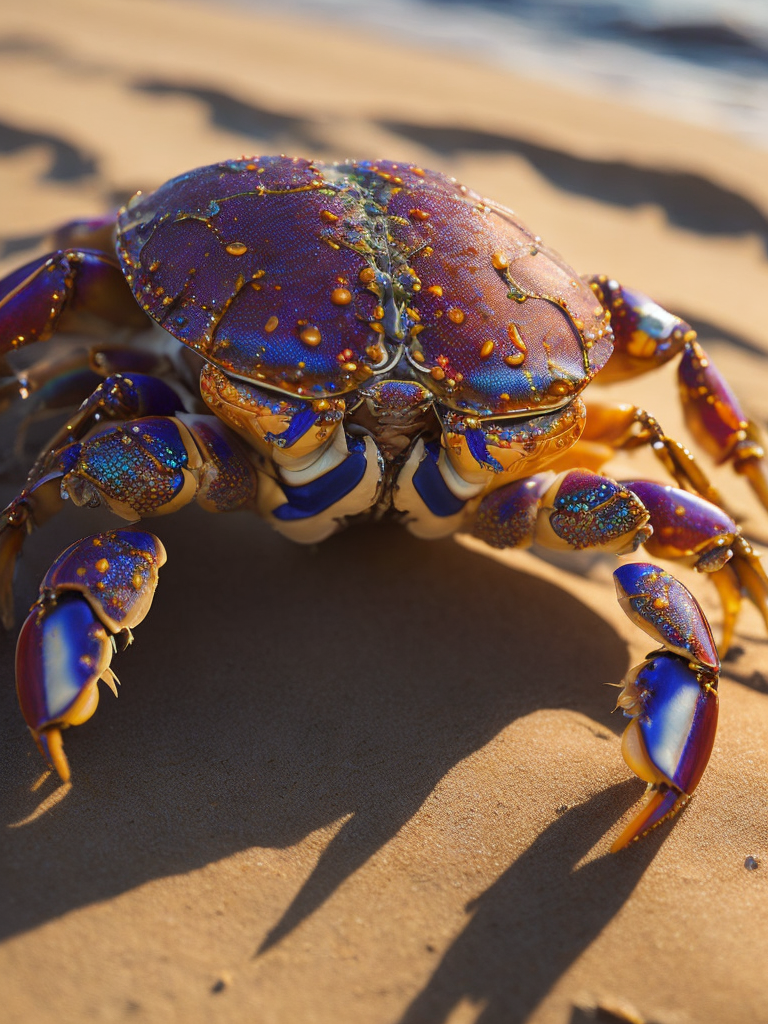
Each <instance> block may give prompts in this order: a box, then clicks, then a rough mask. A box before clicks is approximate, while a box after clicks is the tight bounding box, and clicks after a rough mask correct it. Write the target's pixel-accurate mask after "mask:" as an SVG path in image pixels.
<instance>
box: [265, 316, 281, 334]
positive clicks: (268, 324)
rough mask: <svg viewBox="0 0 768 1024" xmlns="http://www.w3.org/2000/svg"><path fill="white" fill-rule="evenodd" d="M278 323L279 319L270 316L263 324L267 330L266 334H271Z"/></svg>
mask: <svg viewBox="0 0 768 1024" xmlns="http://www.w3.org/2000/svg"><path fill="white" fill-rule="evenodd" d="M279 323H280V321H279V320H278V319H277V317H276V316H271V317H270V318H269V320H267V322H266V323H265V324H264V330H265V331H266V332H267V334H271V333H272V331H274V330H275V328H276V327H277V325H278V324H279Z"/></svg>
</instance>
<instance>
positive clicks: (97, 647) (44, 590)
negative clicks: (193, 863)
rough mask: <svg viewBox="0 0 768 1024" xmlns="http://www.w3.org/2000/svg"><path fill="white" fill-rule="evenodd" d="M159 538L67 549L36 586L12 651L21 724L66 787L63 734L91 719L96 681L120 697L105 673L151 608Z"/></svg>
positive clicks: (122, 537)
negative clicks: (118, 647)
mask: <svg viewBox="0 0 768 1024" xmlns="http://www.w3.org/2000/svg"><path fill="white" fill-rule="evenodd" d="M165 557H166V556H165V549H164V548H163V545H162V544H161V542H160V541H159V540H158V538H157V537H155V536H153V534H151V533H144V532H140V531H137V530H130V529H124V530H113V531H110V532H109V533H102V534H98V535H96V536H94V537H87V538H85V539H84V540H81V541H78V542H77V543H75V544H73V545H72V546H71V547H69V548H67V550H66V551H64V552H63V553H62V554H61V555H59V557H58V558H57V559H56V561H55V562H54V563H53V565H52V566H51V568H50V569H49V571H48V573H47V574H46V576H45V578H44V579H43V582H42V584H41V586H40V597H39V599H38V601H37V603H36V604H35V605H34V606H33V608H32V610H31V611H30V613H29V615H28V616H27V619H26V621H25V622H24V625H23V626H22V628H21V633H20V634H19V640H18V644H17V647H16V687H17V692H18V697H19V704H20V706H21V711H22V714H23V715H24V719H25V721H26V723H27V725H28V726H29V729H30V731H31V733H32V736H33V737H34V739H35V742H36V743H37V745H38V747H39V748H40V751H41V753H42V754H43V756H44V757H45V758H46V759H47V760H48V762H49V763H50V764H51V765H52V766H53V767H54V768H55V769H56V771H57V772H58V773H59V775H60V776H61V779H62V780H63V781H64V782H67V781H68V779H69V764H68V762H67V758H66V756H65V754H64V749H63V745H62V740H61V730H62V729H65V728H67V727H68V726H70V725H80V724H81V723H82V722H85V721H86V720H87V719H89V718H90V717H91V715H92V714H93V713H94V711H95V710H96V706H97V704H98V701H99V695H98V681H99V680H100V679H101V680H103V681H104V682H105V683H107V685H108V686H109V687H110V688H111V689H112V691H113V692H114V694H115V696H117V688H116V684H117V680H116V678H115V676H114V675H113V673H112V670H111V668H110V662H111V660H112V653H113V650H114V649H115V647H116V643H115V639H114V638H115V635H117V636H118V637H119V638H120V641H121V645H122V646H124V645H127V644H128V643H130V641H131V640H132V635H131V630H132V629H133V628H134V627H135V626H136V625H138V623H140V622H141V621H142V619H143V618H144V617H145V615H146V614H147V612H148V611H149V607H150V605H151V603H152V598H153V596H154V592H155V587H156V586H157V574H158V570H159V568H160V566H161V565H163V563H164V562H165Z"/></svg>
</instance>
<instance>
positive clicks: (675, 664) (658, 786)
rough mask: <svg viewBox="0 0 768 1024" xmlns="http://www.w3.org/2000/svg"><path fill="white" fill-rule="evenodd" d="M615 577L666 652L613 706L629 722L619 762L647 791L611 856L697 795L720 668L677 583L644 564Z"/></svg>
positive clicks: (713, 725)
mask: <svg viewBox="0 0 768 1024" xmlns="http://www.w3.org/2000/svg"><path fill="white" fill-rule="evenodd" d="M614 577H615V580H616V590H617V592H618V595H619V602H620V604H621V605H622V607H623V608H624V610H625V611H626V612H627V614H628V615H629V617H630V618H631V619H632V620H633V622H635V623H636V624H637V625H639V626H640V627H641V628H642V629H644V630H645V631H646V632H647V633H649V634H650V635H651V636H653V637H655V638H656V639H657V640H660V641H661V643H662V644H663V645H664V647H666V648H667V650H666V651H663V652H661V653H659V654H655V655H653V656H651V657H649V658H648V659H646V661H644V662H643V663H642V664H641V665H639V666H637V667H636V668H634V669H632V670H631V671H630V672H629V673H628V675H627V676H626V677H625V679H624V687H623V689H622V691H621V694H620V695H619V699H618V702H617V707H621V708H622V709H623V711H624V714H625V715H627V716H629V717H630V718H631V719H632V721H631V722H630V723H629V725H628V726H627V728H626V730H625V732H624V737H623V739H622V754H623V756H624V760H625V761H626V763H627V765H628V766H629V767H630V768H631V769H632V771H633V772H634V773H635V775H637V776H638V778H640V779H643V781H645V782H647V783H648V792H647V795H646V799H645V803H644V804H643V805H642V807H641V808H640V810H639V812H638V813H637V814H636V816H635V817H634V818H633V819H632V821H631V822H630V823H629V825H628V826H627V827H626V828H625V829H624V831H623V832H622V833H621V835H620V836H619V838H618V839H617V840H616V841H615V843H614V844H613V846H612V847H611V850H612V852H615V851H617V850H621V849H622V848H623V847H625V846H627V845H628V844H629V843H631V842H632V840H633V839H637V838H639V837H640V836H641V835H644V834H645V833H646V832H648V831H650V829H652V828H655V826H656V825H658V824H660V822H662V821H663V820H664V819H666V818H670V817H672V816H673V815H674V814H676V813H677V811H679V810H680V809H681V808H682V807H684V806H685V804H686V803H687V802H688V800H689V799H690V797H691V794H692V793H693V791H694V790H695V789H696V786H697V785H698V783H699V780H700V779H701V776H702V774H703V772H704V769H705V768H706V766H707V763H708V761H709V757H710V754H711V753H712V746H713V744H714V741H715V732H716V730H717V713H718V699H717V680H718V673H719V670H720V660H719V658H718V655H717V650H716V648H715V644H714V641H713V639H712V633H711V631H710V629H709V624H708V623H707V620H706V619H705V617H704V613H703V612H702V611H701V608H700V607H699V605H698V603H697V602H696V600H695V598H694V597H693V596H692V595H691V594H690V593H689V592H688V591H687V590H686V588H685V587H684V586H683V585H682V584H681V583H678V581H677V580H675V579H674V577H672V576H670V575H669V573H666V572H664V571H663V570H662V569H659V568H658V567H657V566H654V565H649V564H647V563H639V564H631V565H624V566H621V568H620V569H617V570H616V572H615V573H614Z"/></svg>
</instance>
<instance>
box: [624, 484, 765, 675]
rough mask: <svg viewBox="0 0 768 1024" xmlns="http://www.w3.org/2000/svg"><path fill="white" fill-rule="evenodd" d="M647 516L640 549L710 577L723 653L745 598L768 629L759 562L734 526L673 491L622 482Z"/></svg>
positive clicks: (700, 502)
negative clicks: (648, 523)
mask: <svg viewBox="0 0 768 1024" xmlns="http://www.w3.org/2000/svg"><path fill="white" fill-rule="evenodd" d="M622 483H623V484H624V486H625V487H628V488H629V489H630V490H631V491H632V493H633V494H636V495H637V497H638V498H639V499H640V500H641V501H642V503H643V504H644V505H645V507H646V508H647V509H648V511H649V512H650V514H651V525H652V526H653V534H652V536H650V537H649V538H648V539H647V540H646V541H645V548H646V550H647V551H648V553H649V554H650V555H653V556H654V557H657V558H670V559H676V560H680V561H683V562H685V563H686V564H689V565H692V566H693V568H694V569H696V570H697V571H698V572H704V573H708V574H710V575H711V578H712V581H713V583H714V584H715V586H716V587H717V589H718V593H719V595H720V600H721V602H722V605H723V639H722V643H721V645H720V652H721V654H722V655H725V653H726V652H727V651H728V649H729V647H730V645H731V641H732V639H733V628H734V624H735V622H736V616H737V614H738V611H739V608H740V606H741V601H742V595H746V596H747V597H748V598H749V600H750V601H752V603H753V604H754V605H755V606H756V607H757V609H758V611H759V612H760V614H761V615H762V617H763V621H764V622H765V624H766V628H767V629H768V578H766V574H765V570H764V569H763V567H762V565H761V563H760V559H759V558H758V556H757V555H756V554H755V552H754V551H753V550H752V547H751V546H750V545H749V544H748V543H747V541H746V540H745V539H744V537H743V536H742V535H741V531H740V530H739V527H738V526H737V525H736V523H735V522H734V521H733V520H732V519H731V518H730V516H728V515H726V513H725V512H723V510H722V509H721V508H718V506H717V505H712V504H711V503H710V502H708V501H705V500H704V499H703V498H700V497H699V496H698V495H696V494H691V493H690V492H688V491H683V490H680V489H679V488H677V487H669V486H667V487H665V486H663V485H662V484H656V483H651V482H650V481H648V480H624V481H622Z"/></svg>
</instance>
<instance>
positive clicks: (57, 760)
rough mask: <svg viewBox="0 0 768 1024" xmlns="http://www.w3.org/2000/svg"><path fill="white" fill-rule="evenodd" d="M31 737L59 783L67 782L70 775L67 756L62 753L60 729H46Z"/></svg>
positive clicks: (62, 745) (62, 742) (62, 743)
mask: <svg viewBox="0 0 768 1024" xmlns="http://www.w3.org/2000/svg"><path fill="white" fill-rule="evenodd" d="M32 735H33V736H34V738H35V743H37V746H38V748H39V750H40V753H41V754H42V755H43V757H44V758H45V759H46V761H47V762H48V764H49V765H50V766H51V768H53V769H54V770H55V771H56V772H57V774H58V776H59V778H60V779H61V781H62V782H69V781H70V777H71V774H72V773H71V772H70V769H69V761H68V760H67V755H66V754H65V753H64V741H63V740H62V738H61V729H57V728H51V729H46V730H45V731H44V732H40V733H35V732H33V733H32Z"/></svg>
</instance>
